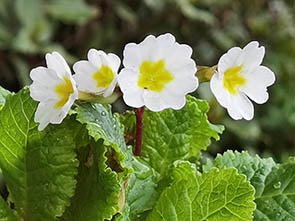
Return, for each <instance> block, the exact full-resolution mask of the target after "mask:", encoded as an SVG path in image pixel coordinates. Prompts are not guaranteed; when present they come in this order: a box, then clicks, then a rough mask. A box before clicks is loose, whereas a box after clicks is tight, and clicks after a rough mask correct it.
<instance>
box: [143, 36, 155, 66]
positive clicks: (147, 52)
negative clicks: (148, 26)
mask: <svg viewBox="0 0 295 221" xmlns="http://www.w3.org/2000/svg"><path fill="white" fill-rule="evenodd" d="M156 44H157V43H156V38H155V36H153V35H149V36H147V37H146V38H145V39H144V40H143V41H142V42H141V43H140V44H138V47H139V50H140V55H141V59H142V61H145V60H147V61H153V57H154V56H155V55H157V53H158V47H157V46H156Z"/></svg>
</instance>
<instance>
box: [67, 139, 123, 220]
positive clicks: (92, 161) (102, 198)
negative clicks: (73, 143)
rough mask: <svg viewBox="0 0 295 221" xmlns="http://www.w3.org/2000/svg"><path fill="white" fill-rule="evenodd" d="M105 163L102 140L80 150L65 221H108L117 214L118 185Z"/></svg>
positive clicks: (105, 151)
mask: <svg viewBox="0 0 295 221" xmlns="http://www.w3.org/2000/svg"><path fill="white" fill-rule="evenodd" d="M107 160H108V158H107V147H106V146H104V145H103V142H102V140H99V141H98V142H97V143H96V144H90V146H89V147H87V148H86V147H85V148H81V149H80V152H79V161H80V166H79V173H78V178H77V179H78V184H77V188H76V192H75V196H74V197H73V199H72V204H71V206H70V207H69V208H68V209H67V211H66V213H65V215H64V216H63V218H64V220H69V221H75V220H77V221H78V220H105V219H107V220H110V219H111V218H112V216H113V215H114V214H116V213H117V212H118V211H119V203H118V202H119V197H120V192H121V185H120V183H119V180H118V175H117V173H116V172H115V171H112V169H111V168H110V167H108V166H107Z"/></svg>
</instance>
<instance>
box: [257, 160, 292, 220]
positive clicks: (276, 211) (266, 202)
mask: <svg viewBox="0 0 295 221" xmlns="http://www.w3.org/2000/svg"><path fill="white" fill-rule="evenodd" d="M255 201H256V204H257V209H256V211H255V213H254V220H284V221H291V220H295V158H294V157H293V158H290V159H289V161H288V162H286V163H284V164H281V165H277V166H275V167H273V168H272V171H271V173H270V174H269V175H268V176H267V178H266V180H265V187H264V189H263V191H262V192H261V194H259V195H257V196H256V200H255Z"/></svg>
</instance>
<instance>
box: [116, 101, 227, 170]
mask: <svg viewBox="0 0 295 221" xmlns="http://www.w3.org/2000/svg"><path fill="white" fill-rule="evenodd" d="M208 109H209V106H208V104H207V102H206V101H203V100H198V99H196V98H193V97H190V96H188V97H187V104H186V105H185V107H184V108H182V109H181V110H172V109H168V110H165V111H162V112H157V113H156V112H151V111H149V110H146V111H145V113H144V119H143V124H144V125H143V144H142V159H143V160H144V161H146V162H147V164H148V165H151V167H152V168H154V169H155V170H156V171H157V172H159V173H160V174H164V173H165V172H166V171H167V169H168V167H169V166H170V165H171V164H172V163H173V162H174V161H175V160H179V159H182V160H187V159H190V158H191V157H196V156H197V155H198V154H199V153H200V151H201V150H205V149H206V148H207V146H208V145H209V144H210V142H211V141H210V138H211V137H213V138H215V139H216V140H218V139H219V136H218V133H221V132H222V131H223V127H222V126H215V125H213V124H211V123H209V121H208V119H207V115H206V113H207V112H208ZM122 122H123V124H124V125H125V128H126V136H127V138H128V137H134V127H135V117H134V114H133V113H131V112H127V113H126V115H125V116H124V117H123V118H122Z"/></svg>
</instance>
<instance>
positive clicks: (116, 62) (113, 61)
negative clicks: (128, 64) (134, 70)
mask: <svg viewBox="0 0 295 221" xmlns="http://www.w3.org/2000/svg"><path fill="white" fill-rule="evenodd" d="M108 60H109V63H110V66H111V68H112V70H113V72H114V73H117V72H118V70H119V67H120V64H121V60H120V58H119V57H118V56H117V55H115V54H113V53H108Z"/></svg>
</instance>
